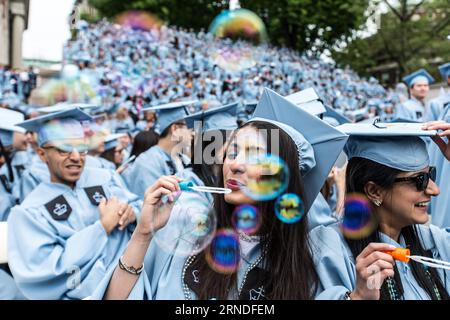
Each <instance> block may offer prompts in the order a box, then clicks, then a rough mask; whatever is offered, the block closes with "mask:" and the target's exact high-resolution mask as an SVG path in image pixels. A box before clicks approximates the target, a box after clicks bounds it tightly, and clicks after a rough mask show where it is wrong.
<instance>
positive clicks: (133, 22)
mask: <svg viewBox="0 0 450 320" xmlns="http://www.w3.org/2000/svg"><path fill="white" fill-rule="evenodd" d="M115 22H116V24H118V25H120V26H122V27H129V28H131V29H133V30H142V31H150V30H152V29H159V28H160V27H161V26H162V25H163V23H162V21H161V20H160V19H159V18H158V17H157V16H155V15H153V14H151V13H149V12H145V11H140V10H130V11H126V12H123V13H121V14H119V15H117V16H116V18H115Z"/></svg>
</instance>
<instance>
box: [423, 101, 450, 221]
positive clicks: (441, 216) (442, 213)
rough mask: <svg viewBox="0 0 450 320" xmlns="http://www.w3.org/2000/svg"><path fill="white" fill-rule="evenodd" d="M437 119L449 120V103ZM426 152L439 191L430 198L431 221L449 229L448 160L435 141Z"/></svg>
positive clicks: (449, 186)
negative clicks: (432, 167) (434, 171)
mask: <svg viewBox="0 0 450 320" xmlns="http://www.w3.org/2000/svg"><path fill="white" fill-rule="evenodd" d="M439 120H443V121H446V122H450V105H449V106H447V107H446V108H445V109H444V111H443V112H442V113H441V115H440V117H439ZM444 139H445V140H447V139H446V138H444ZM428 153H429V154H430V165H433V166H435V167H436V184H437V185H438V186H439V188H440V191H441V193H440V194H439V195H438V196H437V197H432V198H431V210H430V212H431V223H433V224H434V225H436V226H438V227H440V228H448V230H450V180H449V177H450V161H448V160H447V159H446V158H444V156H443V154H442V152H441V150H440V149H439V148H438V147H437V145H436V144H435V143H430V145H429V146H428Z"/></svg>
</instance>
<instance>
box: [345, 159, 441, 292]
mask: <svg viewBox="0 0 450 320" xmlns="http://www.w3.org/2000/svg"><path fill="white" fill-rule="evenodd" d="M401 172H402V171H400V170H397V169H393V168H390V167H388V166H385V165H382V164H379V163H377V162H374V161H371V160H368V159H364V158H358V157H355V158H352V159H350V160H349V162H348V165H347V172H346V189H347V193H361V194H364V193H365V192H364V188H365V186H366V184H367V183H368V182H369V181H372V182H373V183H375V184H376V185H378V186H379V187H381V188H383V189H386V190H390V189H392V187H393V185H394V180H395V178H396V177H397V176H398V175H399V174H400V173H401ZM379 232H380V229H379V228H376V230H374V231H373V232H372V233H371V234H370V235H368V236H367V237H365V238H362V239H358V240H353V239H348V238H346V242H347V244H348V246H349V247H350V250H351V251H352V254H353V256H354V257H357V256H358V255H359V254H360V253H361V251H363V250H364V248H365V247H367V246H368V245H369V244H370V243H371V242H380V233H379ZM400 234H401V235H402V236H403V238H404V240H405V243H406V246H407V247H408V248H409V249H410V250H411V254H412V255H420V256H426V257H431V253H430V252H429V251H426V250H425V249H424V248H423V246H422V241H421V239H420V236H419V233H418V230H417V226H416V225H410V226H407V227H404V228H403V229H402V230H401V232H400ZM410 265H411V267H412V273H413V275H414V278H415V279H416V281H417V283H418V284H419V285H420V286H421V287H422V289H424V290H425V292H426V293H427V294H428V296H429V297H430V298H431V299H433V300H438V299H445V300H448V299H449V294H448V292H447V290H446V289H445V287H444V285H443V283H442V281H441V279H440V277H439V275H438V273H437V272H436V270H435V269H434V268H428V269H425V268H424V267H423V266H422V265H421V264H420V263H417V262H415V261H411V262H410ZM394 269H395V275H394V287H395V290H396V291H397V293H398V295H399V297H401V296H403V293H404V290H403V286H402V282H401V280H400V276H399V272H398V270H397V267H396V266H394ZM387 281H388V280H385V281H384V283H383V285H382V287H381V292H380V293H381V295H380V299H381V300H390V299H393V297H392V296H391V294H390V293H389V290H388V284H387ZM436 290H437V291H438V294H439V296H438V295H437V293H436Z"/></svg>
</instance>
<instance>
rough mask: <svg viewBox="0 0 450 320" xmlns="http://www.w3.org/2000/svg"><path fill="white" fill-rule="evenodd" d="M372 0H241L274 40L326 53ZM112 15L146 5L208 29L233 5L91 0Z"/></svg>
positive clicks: (172, 19) (173, 20)
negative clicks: (221, 13) (218, 15)
mask: <svg viewBox="0 0 450 320" xmlns="http://www.w3.org/2000/svg"><path fill="white" fill-rule="evenodd" d="M369 1H370V0H358V1H349V0H320V1H318V0H277V1H274V0H241V1H240V3H241V6H242V7H243V8H246V9H249V10H252V11H254V12H255V13H256V14H258V15H259V16H260V17H261V18H262V19H263V21H264V23H265V24H266V28H267V32H268V34H269V37H270V41H271V43H273V44H276V45H282V46H286V47H290V48H293V49H297V50H299V51H306V50H308V51H310V52H313V53H318V54H320V53H321V52H323V50H325V49H331V48H333V46H334V45H335V43H336V42H337V41H342V40H346V39H348V38H349V37H351V36H352V34H353V33H354V30H357V29H358V28H359V27H360V26H361V25H362V24H363V23H364V22H365V19H366V17H365V12H366V9H367V7H368V4H369ZM90 3H91V5H93V6H94V7H95V8H97V9H98V10H99V12H100V13H101V14H102V15H104V16H106V17H113V16H115V15H116V14H118V13H120V12H123V11H126V10H130V9H142V10H147V11H149V12H152V13H153V14H156V15H157V16H158V17H160V18H161V19H163V20H165V21H166V22H168V23H169V24H171V25H177V26H180V27H184V28H192V29H194V30H196V31H198V30H200V29H205V30H206V29H208V26H209V24H210V23H211V22H212V20H213V19H214V17H215V16H216V15H217V14H219V13H220V12H221V11H222V10H224V9H227V8H228V3H229V1H224V0H131V1H123V0H90Z"/></svg>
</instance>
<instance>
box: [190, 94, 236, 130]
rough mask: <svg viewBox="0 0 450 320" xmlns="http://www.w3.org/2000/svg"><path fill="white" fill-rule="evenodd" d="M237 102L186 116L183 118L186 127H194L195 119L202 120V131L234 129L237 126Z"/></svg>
mask: <svg viewBox="0 0 450 320" xmlns="http://www.w3.org/2000/svg"><path fill="white" fill-rule="evenodd" d="M237 106H238V103H237V102H233V103H230V104H227V105H225V106H222V107H217V108H213V109H208V110H206V111H200V112H197V113H194V114H191V115H189V116H187V117H186V118H184V119H185V121H186V124H187V126H188V128H194V123H195V121H202V132H203V133H204V132H207V131H211V130H234V129H236V128H237V123H236V113H237Z"/></svg>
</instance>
